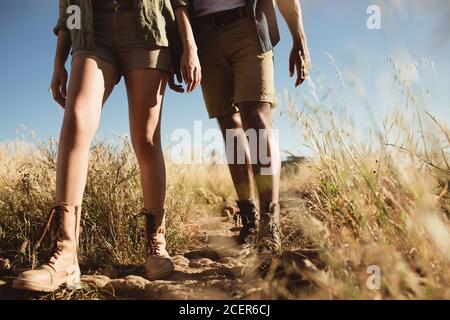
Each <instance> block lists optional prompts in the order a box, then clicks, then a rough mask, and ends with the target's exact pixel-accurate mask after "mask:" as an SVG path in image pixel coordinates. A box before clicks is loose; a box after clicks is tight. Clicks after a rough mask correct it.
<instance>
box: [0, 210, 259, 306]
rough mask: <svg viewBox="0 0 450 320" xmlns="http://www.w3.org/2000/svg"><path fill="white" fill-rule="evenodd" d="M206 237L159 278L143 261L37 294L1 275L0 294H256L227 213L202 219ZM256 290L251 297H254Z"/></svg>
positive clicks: (165, 296)
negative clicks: (148, 273)
mask: <svg viewBox="0 0 450 320" xmlns="http://www.w3.org/2000/svg"><path fill="white" fill-rule="evenodd" d="M200 223H202V224H203V225H204V227H205V230H206V234H205V241H204V243H203V244H202V245H201V246H200V247H197V248H195V249H194V250H191V251H187V252H185V253H184V254H183V255H176V256H174V257H173V259H174V262H175V271H174V272H173V273H172V274H170V275H169V276H167V277H166V278H164V280H158V281H149V280H147V279H145V270H144V268H143V266H142V265H129V266H123V265H122V266H111V267H109V268H108V269H105V270H101V271H100V273H101V274H102V275H83V276H82V282H83V285H82V288H81V289H80V290H76V291H72V292H70V291H68V290H66V289H61V290H60V291H58V292H56V293H52V294H48V295H42V294H40V295H38V294H34V293H28V292H20V291H16V290H12V289H11V286H10V285H11V281H12V278H4V279H3V280H0V299H40V298H41V299H42V298H44V299H45V298H50V299H52V298H53V299H55V298H56V299H67V298H75V299H77V298H88V299H89V298H99V299H105V298H106V299H114V298H116V299H136V298H138V299H245V298H257V296H258V292H259V291H260V290H259V289H257V288H258V287H259V284H260V283H261V282H262V280H261V279H259V280H255V279H252V280H250V279H247V280H245V281H244V278H245V276H244V273H245V270H247V269H246V265H245V263H244V262H245V261H246V260H245V259H242V256H241V253H240V251H239V250H237V248H236V247H235V240H234V238H235V237H236V236H237V234H238V231H239V228H237V227H236V226H235V225H234V223H232V222H231V219H230V218H225V217H212V218H211V217H209V218H208V219H207V220H205V221H203V222H201V221H200ZM255 295H256V296H255Z"/></svg>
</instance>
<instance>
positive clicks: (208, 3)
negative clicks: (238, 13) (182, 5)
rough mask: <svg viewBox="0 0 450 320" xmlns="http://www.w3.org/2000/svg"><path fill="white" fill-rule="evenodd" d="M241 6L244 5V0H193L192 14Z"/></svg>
mask: <svg viewBox="0 0 450 320" xmlns="http://www.w3.org/2000/svg"><path fill="white" fill-rule="evenodd" d="M243 6H245V0H194V16H196V17H200V16H205V15H207V14H211V13H216V12H221V11H226V10H231V9H236V8H239V7H243Z"/></svg>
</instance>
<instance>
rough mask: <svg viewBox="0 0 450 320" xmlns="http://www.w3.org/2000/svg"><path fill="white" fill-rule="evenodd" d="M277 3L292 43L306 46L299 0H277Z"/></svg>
mask: <svg viewBox="0 0 450 320" xmlns="http://www.w3.org/2000/svg"><path fill="white" fill-rule="evenodd" d="M277 4H278V8H279V9H280V12H281V14H282V16H283V18H284V20H286V23H287V25H288V27H289V30H290V31H291V35H292V39H293V41H294V44H295V45H300V46H306V34H305V30H304V28H303V18H302V9H301V6H300V2H299V0H277Z"/></svg>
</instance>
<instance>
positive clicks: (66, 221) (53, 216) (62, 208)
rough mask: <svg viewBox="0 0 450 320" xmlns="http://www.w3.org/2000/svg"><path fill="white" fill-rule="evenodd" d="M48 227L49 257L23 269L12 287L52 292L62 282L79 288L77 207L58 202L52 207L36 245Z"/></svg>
mask: <svg viewBox="0 0 450 320" xmlns="http://www.w3.org/2000/svg"><path fill="white" fill-rule="evenodd" d="M48 230H50V232H51V241H52V246H53V247H52V251H51V256H50V258H49V260H48V261H47V262H46V263H45V264H43V265H42V266H40V267H38V268H36V269H33V270H28V271H25V272H22V273H21V274H20V275H19V277H18V278H17V279H16V280H14V282H13V288H15V289H21V290H31V291H41V292H52V291H55V290H57V289H58V288H59V287H60V286H62V285H66V286H67V287H68V288H71V289H73V288H78V287H79V285H80V268H79V266H78V258H77V249H78V239H79V234H80V231H79V230H80V212H79V207H75V206H70V205H67V204H61V205H58V206H55V207H54V208H52V211H51V213H50V215H49V218H48V221H47V224H46V227H45V230H44V232H43V234H42V237H41V238H40V239H39V241H38V242H37V244H36V248H38V247H39V245H40V243H41V241H42V240H43V239H44V237H45V234H46V233H47V231H48Z"/></svg>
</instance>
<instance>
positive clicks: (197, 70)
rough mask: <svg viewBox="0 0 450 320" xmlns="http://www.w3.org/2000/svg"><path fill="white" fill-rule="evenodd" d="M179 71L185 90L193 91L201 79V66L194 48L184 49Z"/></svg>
mask: <svg viewBox="0 0 450 320" xmlns="http://www.w3.org/2000/svg"><path fill="white" fill-rule="evenodd" d="M180 68H181V73H182V75H183V78H184V83H185V84H186V91H187V93H190V92H192V91H194V90H195V89H196V88H197V87H198V85H199V84H200V82H201V81H202V68H201V66H200V60H199V58H198V54H197V49H196V48H188V49H186V50H184V52H183V56H182V57H181V62H180Z"/></svg>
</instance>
